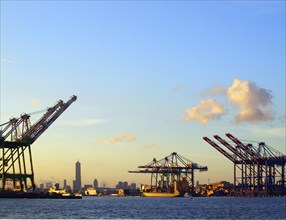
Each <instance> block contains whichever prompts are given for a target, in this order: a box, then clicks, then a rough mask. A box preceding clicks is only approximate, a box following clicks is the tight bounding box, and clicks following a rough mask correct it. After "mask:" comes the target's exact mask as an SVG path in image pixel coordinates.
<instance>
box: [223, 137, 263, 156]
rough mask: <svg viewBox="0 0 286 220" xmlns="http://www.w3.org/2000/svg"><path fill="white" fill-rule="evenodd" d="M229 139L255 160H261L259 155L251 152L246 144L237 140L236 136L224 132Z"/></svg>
mask: <svg viewBox="0 0 286 220" xmlns="http://www.w3.org/2000/svg"><path fill="white" fill-rule="evenodd" d="M225 135H226V136H227V137H228V138H229V139H230V140H232V141H233V142H234V143H236V144H237V145H238V146H239V147H241V149H242V150H244V151H245V152H246V153H247V154H249V156H250V157H251V158H252V159H254V160H255V161H259V160H261V158H260V157H259V155H257V154H256V153H255V152H253V151H252V150H251V149H250V148H249V147H248V146H246V145H244V144H243V143H242V142H241V141H240V140H238V139H237V138H236V137H234V136H233V135H232V134H230V133H227V134H225Z"/></svg>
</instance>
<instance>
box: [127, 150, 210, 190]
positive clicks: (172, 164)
mask: <svg viewBox="0 0 286 220" xmlns="http://www.w3.org/2000/svg"><path fill="white" fill-rule="evenodd" d="M138 168H139V170H136V171H128V172H129V173H149V174H151V184H150V187H151V188H153V189H154V190H157V189H160V190H163V191H164V190H165V191H168V190H169V189H170V188H171V187H172V185H174V182H177V183H178V185H179V188H180V190H179V191H180V192H181V193H184V192H190V193H191V194H192V195H194V194H195V192H194V189H195V185H194V182H195V179H194V171H195V170H199V171H200V172H203V171H207V170H208V168H207V166H200V165H198V164H197V163H194V162H192V161H190V160H189V159H187V158H185V157H183V156H180V155H178V154H177V153H176V152H173V153H171V154H170V155H168V156H166V157H165V158H163V159H161V160H156V159H155V158H154V159H153V160H152V161H151V162H149V163H148V164H146V165H144V166H138Z"/></svg>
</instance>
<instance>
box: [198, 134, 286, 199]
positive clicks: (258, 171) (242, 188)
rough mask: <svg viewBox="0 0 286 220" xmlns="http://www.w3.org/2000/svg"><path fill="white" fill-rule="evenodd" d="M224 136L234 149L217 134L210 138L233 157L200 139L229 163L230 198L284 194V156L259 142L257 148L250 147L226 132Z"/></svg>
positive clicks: (205, 138)
mask: <svg viewBox="0 0 286 220" xmlns="http://www.w3.org/2000/svg"><path fill="white" fill-rule="evenodd" d="M226 136H227V137H228V138H229V139H230V140H231V141H232V142H233V143H232V144H235V146H232V144H230V143H229V142H227V141H226V140H224V139H222V138H221V137H219V136H218V135H214V138H215V139H216V140H218V141H219V143H220V144H221V145H222V146H223V147H225V148H227V150H228V151H230V152H232V153H233V155H232V154H230V153H229V152H227V151H226V150H224V149H223V148H222V147H221V146H219V145H218V144H216V143H215V142H213V141H212V140H210V139H209V138H207V137H203V139H204V140H205V141H206V142H208V143H209V144H210V145H212V146H213V147H214V148H215V149H216V150H218V151H219V152H220V153H222V154H223V155H224V156H226V157H227V158H228V159H229V160H230V161H231V162H233V164H234V185H235V188H234V192H233V193H234V195H236V196H268V195H286V181H285V166H286V156H285V155H283V154H282V153H280V152H279V151H277V150H275V149H273V148H271V147H269V146H268V145H266V144H265V143H264V142H259V143H258V146H253V145H252V144H244V143H243V142H241V141H240V140H239V139H238V138H236V137H234V136H233V135H232V134H230V133H227V134H226ZM236 158H237V159H236ZM237 168H238V169H237Z"/></svg>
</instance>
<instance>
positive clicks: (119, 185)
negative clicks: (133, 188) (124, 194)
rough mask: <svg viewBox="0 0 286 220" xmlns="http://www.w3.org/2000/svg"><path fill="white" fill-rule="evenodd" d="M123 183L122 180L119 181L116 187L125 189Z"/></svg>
mask: <svg viewBox="0 0 286 220" xmlns="http://www.w3.org/2000/svg"><path fill="white" fill-rule="evenodd" d="M123 188H124V187H123V183H122V182H121V181H119V182H118V184H117V185H116V189H123Z"/></svg>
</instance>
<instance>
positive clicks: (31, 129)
mask: <svg viewBox="0 0 286 220" xmlns="http://www.w3.org/2000/svg"><path fill="white" fill-rule="evenodd" d="M76 99H77V97H76V96H72V97H71V98H70V99H69V100H68V101H67V102H66V103H64V102H63V101H62V100H60V101H58V102H57V103H56V104H55V105H54V106H53V107H50V108H48V109H47V110H46V112H45V113H44V115H43V116H42V117H41V118H40V119H39V120H38V121H37V122H36V123H34V124H33V125H31V121H30V114H22V115H21V116H20V118H11V119H10V120H9V122H7V123H4V124H2V125H0V180H1V182H0V184H1V189H0V192H1V191H2V192H4V191H5V190H6V191H7V190H8V189H10V188H11V187H12V189H14V190H16V189H17V190H19V191H26V190H27V189H28V188H32V189H34V188H35V180H34V169H33V161H32V153H31V145H32V144H33V143H34V142H35V141H36V140H37V139H38V138H39V137H40V136H41V135H42V134H43V133H44V132H45V130H46V129H47V128H48V127H49V126H50V125H51V124H53V122H55V120H56V119H57V118H58V117H59V116H60V115H61V114H62V113H63V112H64V111H65V110H66V109H67V108H68V107H69V106H70V105H71V104H72V103H73V102H74V101H75V100H76ZM11 185H12V186H11Z"/></svg>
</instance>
